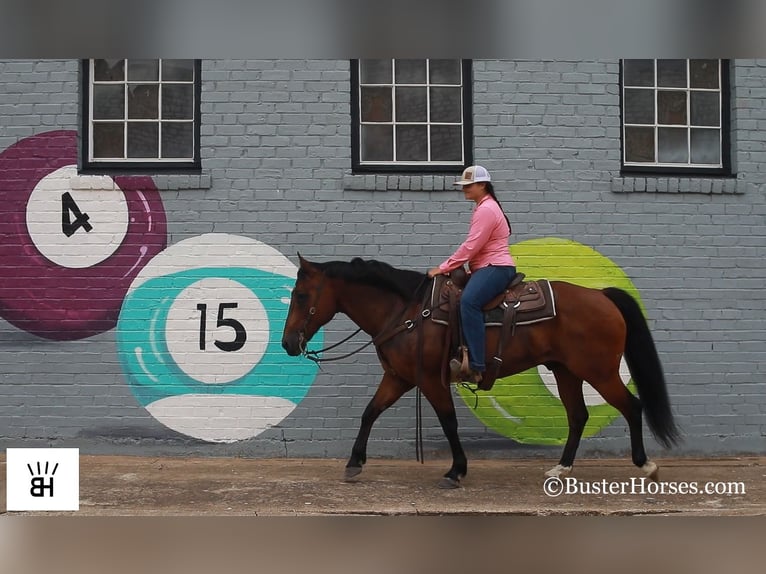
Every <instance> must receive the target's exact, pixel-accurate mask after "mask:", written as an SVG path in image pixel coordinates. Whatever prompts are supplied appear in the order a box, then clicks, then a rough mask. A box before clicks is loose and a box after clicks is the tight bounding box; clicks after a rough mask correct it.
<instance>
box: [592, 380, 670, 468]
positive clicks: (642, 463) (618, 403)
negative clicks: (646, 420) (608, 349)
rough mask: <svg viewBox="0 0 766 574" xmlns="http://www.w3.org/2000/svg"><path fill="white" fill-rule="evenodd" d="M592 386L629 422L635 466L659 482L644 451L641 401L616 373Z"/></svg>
mask: <svg viewBox="0 0 766 574" xmlns="http://www.w3.org/2000/svg"><path fill="white" fill-rule="evenodd" d="M591 384H592V385H593V388H594V389H596V390H597V391H598V393H599V394H600V395H601V396H602V397H604V400H605V401H606V402H608V403H609V404H610V405H612V406H613V407H614V408H616V409H617V410H618V411H620V413H621V414H622V416H624V417H625V420H626V421H627V422H628V429H629V430H630V449H631V458H632V459H633V464H635V465H636V466H637V467H639V468H640V469H641V470H642V471H643V472H644V473H645V474H646V475H647V476H648V477H649V478H651V479H652V480H657V475H658V468H657V465H656V464H655V463H654V462H652V461H651V460H649V459H648V458H647V457H646V451H645V450H644V437H643V430H642V425H641V413H642V410H643V409H642V406H641V401H640V400H639V399H638V397H636V396H634V395H633V393H631V392H630V391H629V390H628V388H627V387H626V386H625V385H624V384H623V382H622V380H621V379H620V375H619V373H615V374H614V375H613V376H612V377H610V378H609V379H608V380H606V381H604V382H601V383H591Z"/></svg>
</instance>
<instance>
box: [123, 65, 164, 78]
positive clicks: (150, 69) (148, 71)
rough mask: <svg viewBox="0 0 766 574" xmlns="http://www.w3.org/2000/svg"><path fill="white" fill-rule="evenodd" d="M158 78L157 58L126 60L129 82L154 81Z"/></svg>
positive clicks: (158, 66)
mask: <svg viewBox="0 0 766 574" xmlns="http://www.w3.org/2000/svg"><path fill="white" fill-rule="evenodd" d="M159 79H160V62H159V60H128V81H129V82H156V81H157V80H159Z"/></svg>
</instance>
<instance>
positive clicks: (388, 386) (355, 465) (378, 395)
mask: <svg viewBox="0 0 766 574" xmlns="http://www.w3.org/2000/svg"><path fill="white" fill-rule="evenodd" d="M412 387H413V385H411V384H409V383H406V382H404V381H402V380H401V379H399V378H397V377H394V376H393V375H390V374H388V373H386V374H384V375H383V379H382V380H381V381H380V384H379V385H378V390H377V391H375V395H373V397H372V399H371V400H370V402H369V403H368V404H367V408H365V409H364V413H363V414H362V424H361V426H360V427H359V434H357V436H356V440H355V441H354V446H353V447H352V449H351V457H350V458H349V459H348V462H347V463H346V472H345V479H346V480H351V479H353V478H354V477H355V476H357V475H358V474H359V473H360V472H362V465H363V464H364V463H365V462H367V441H368V439H369V438H370V431H371V430H372V425H373V424H374V423H375V421H376V420H377V419H378V417H379V416H380V414H381V413H382V412H383V411H385V410H386V409H387V408H388V407H390V406H391V405H393V404H394V403H395V402H396V401H398V400H399V398H400V397H401V396H402V395H403V394H404V393H406V392H407V391H409V390H410V389H411V388H412Z"/></svg>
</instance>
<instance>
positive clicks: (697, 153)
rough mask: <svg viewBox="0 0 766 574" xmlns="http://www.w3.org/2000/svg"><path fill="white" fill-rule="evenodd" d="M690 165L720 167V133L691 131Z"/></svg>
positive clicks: (718, 131)
mask: <svg viewBox="0 0 766 574" xmlns="http://www.w3.org/2000/svg"><path fill="white" fill-rule="evenodd" d="M691 132H692V163H706V164H713V165H720V163H721V142H720V138H721V131H720V130H700V129H692V130H691Z"/></svg>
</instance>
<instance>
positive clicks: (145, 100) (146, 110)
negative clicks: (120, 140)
mask: <svg viewBox="0 0 766 574" xmlns="http://www.w3.org/2000/svg"><path fill="white" fill-rule="evenodd" d="M159 93H160V87H159V86H158V85H157V84H151V85H147V84H128V118H130V119H133V120H144V119H157V118H158V117H159V116H158V113H159V106H158V98H159Z"/></svg>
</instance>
